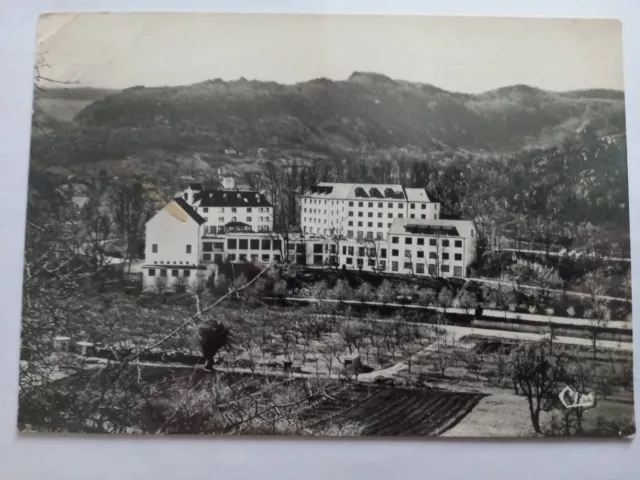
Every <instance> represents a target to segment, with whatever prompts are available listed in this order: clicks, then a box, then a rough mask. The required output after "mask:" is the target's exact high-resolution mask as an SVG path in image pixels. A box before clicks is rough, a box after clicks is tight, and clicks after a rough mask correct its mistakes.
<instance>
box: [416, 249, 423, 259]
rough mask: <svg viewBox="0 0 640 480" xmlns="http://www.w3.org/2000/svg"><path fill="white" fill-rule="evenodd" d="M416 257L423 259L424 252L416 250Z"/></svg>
mask: <svg viewBox="0 0 640 480" xmlns="http://www.w3.org/2000/svg"><path fill="white" fill-rule="evenodd" d="M417 255H418V258H424V252H423V251H422V250H418V252H417Z"/></svg>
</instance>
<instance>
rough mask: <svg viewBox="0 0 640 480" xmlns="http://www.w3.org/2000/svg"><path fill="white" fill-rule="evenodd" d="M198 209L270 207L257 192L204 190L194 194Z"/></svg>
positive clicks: (264, 198) (265, 199)
mask: <svg viewBox="0 0 640 480" xmlns="http://www.w3.org/2000/svg"><path fill="white" fill-rule="evenodd" d="M193 197H194V200H200V205H199V206H200V207H270V206H271V204H270V203H269V201H268V200H267V198H266V197H265V196H264V195H263V194H262V193H258V192H251V191H239V190H206V191H204V192H200V193H196V194H194V196H193Z"/></svg>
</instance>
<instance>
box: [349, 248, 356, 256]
mask: <svg viewBox="0 0 640 480" xmlns="http://www.w3.org/2000/svg"><path fill="white" fill-rule="evenodd" d="M354 250H355V247H349V250H348V251H349V255H351V256H353V252H354Z"/></svg>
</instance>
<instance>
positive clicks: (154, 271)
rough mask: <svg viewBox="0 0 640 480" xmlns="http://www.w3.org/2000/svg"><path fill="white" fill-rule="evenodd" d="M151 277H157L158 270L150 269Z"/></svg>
mask: <svg viewBox="0 0 640 480" xmlns="http://www.w3.org/2000/svg"><path fill="white" fill-rule="evenodd" d="M149 276H150V277H155V276H156V269H155V268H150V269H149Z"/></svg>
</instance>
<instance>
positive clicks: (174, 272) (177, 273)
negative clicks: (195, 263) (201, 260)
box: [149, 268, 191, 277]
mask: <svg viewBox="0 0 640 480" xmlns="http://www.w3.org/2000/svg"><path fill="white" fill-rule="evenodd" d="M168 271H169V270H167V269H165V268H159V269H158V271H157V273H158V274H159V276H161V277H166V276H167V272H168ZM149 276H150V277H155V276H156V269H155V268H150V269H149ZM171 276H172V277H179V276H180V270H178V269H175V268H174V269H171ZM182 276H183V277H190V276H191V270H182Z"/></svg>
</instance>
